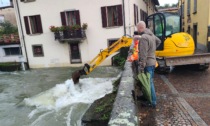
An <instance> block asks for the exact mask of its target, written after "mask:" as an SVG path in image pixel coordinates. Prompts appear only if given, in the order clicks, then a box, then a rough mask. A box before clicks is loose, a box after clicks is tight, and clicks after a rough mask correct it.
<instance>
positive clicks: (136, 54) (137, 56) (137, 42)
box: [128, 40, 158, 67]
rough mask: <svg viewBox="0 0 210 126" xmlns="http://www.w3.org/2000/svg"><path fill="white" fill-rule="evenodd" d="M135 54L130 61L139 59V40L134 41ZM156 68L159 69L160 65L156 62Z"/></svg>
mask: <svg viewBox="0 0 210 126" xmlns="http://www.w3.org/2000/svg"><path fill="white" fill-rule="evenodd" d="M132 51H133V54H132V55H131V56H129V57H128V61H130V62H133V61H135V60H138V59H139V54H138V53H139V40H134V47H133V50H132ZM155 67H158V63H157V61H156V64H155Z"/></svg>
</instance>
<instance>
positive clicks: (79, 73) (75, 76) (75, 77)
mask: <svg viewBox="0 0 210 126" xmlns="http://www.w3.org/2000/svg"><path fill="white" fill-rule="evenodd" d="M89 72H90V66H89V65H88V64H87V63H86V64H85V65H84V67H83V69H81V70H77V71H75V72H74V73H72V75H71V77H72V79H73V82H74V84H77V83H79V78H80V76H82V75H87V73H89Z"/></svg>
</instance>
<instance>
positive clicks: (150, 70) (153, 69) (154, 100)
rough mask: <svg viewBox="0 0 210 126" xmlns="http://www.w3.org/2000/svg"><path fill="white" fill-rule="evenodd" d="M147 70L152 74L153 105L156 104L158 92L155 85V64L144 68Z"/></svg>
mask: <svg viewBox="0 0 210 126" xmlns="http://www.w3.org/2000/svg"><path fill="white" fill-rule="evenodd" d="M144 71H145V72H148V73H149V74H150V86H151V96H152V106H156V103H157V102H156V93H155V86H154V81H153V79H154V71H155V66H146V67H145V68H144Z"/></svg>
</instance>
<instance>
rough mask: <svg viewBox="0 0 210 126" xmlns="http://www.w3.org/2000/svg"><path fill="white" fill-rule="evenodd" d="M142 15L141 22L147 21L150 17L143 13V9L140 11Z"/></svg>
mask: <svg viewBox="0 0 210 126" xmlns="http://www.w3.org/2000/svg"><path fill="white" fill-rule="evenodd" d="M140 14H141V20H142V21H146V18H147V16H148V15H147V13H146V12H145V11H143V10H142V9H140Z"/></svg>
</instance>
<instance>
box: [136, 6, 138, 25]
mask: <svg viewBox="0 0 210 126" xmlns="http://www.w3.org/2000/svg"><path fill="white" fill-rule="evenodd" d="M136 13H137V14H136V16H137V17H136V18H137V22H136V23H138V22H139V11H138V6H136Z"/></svg>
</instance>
